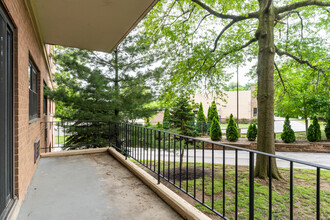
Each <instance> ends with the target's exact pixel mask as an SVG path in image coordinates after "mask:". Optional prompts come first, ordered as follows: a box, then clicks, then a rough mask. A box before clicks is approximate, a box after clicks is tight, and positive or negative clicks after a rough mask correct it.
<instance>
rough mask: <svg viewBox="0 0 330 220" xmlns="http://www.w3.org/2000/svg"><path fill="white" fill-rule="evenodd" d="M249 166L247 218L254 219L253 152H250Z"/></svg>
mask: <svg viewBox="0 0 330 220" xmlns="http://www.w3.org/2000/svg"><path fill="white" fill-rule="evenodd" d="M249 159H250V167H249V170H250V172H249V198H250V201H249V219H250V220H253V219H254V153H253V152H250V157H249Z"/></svg>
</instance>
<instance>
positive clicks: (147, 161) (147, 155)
mask: <svg viewBox="0 0 330 220" xmlns="http://www.w3.org/2000/svg"><path fill="white" fill-rule="evenodd" d="M145 129H146V132H147V152H146V157H147V158H146V164H147V167H149V160H148V158H149V129H147V128H145Z"/></svg>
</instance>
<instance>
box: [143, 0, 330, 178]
mask: <svg viewBox="0 0 330 220" xmlns="http://www.w3.org/2000/svg"><path fill="white" fill-rule="evenodd" d="M324 6H330V2H329V1H321V0H303V1H299V2H296V1H284V2H283V1H281V2H280V3H278V5H276V2H273V1H272V0H259V1H243V0H240V1H233V0H229V1H223V0H220V1H213V0H205V1H203V2H202V1H200V0H182V1H173V2H166V1H161V2H160V3H159V4H157V5H156V7H155V8H154V10H153V11H154V13H152V14H151V16H149V17H148V19H146V21H145V23H146V29H147V31H148V30H152V31H150V33H152V34H154V35H157V33H160V34H161V35H163V36H164V37H165V38H166V40H163V41H161V40H159V38H158V36H159V35H157V37H155V38H156V39H157V40H156V41H155V42H157V47H158V48H159V50H160V51H163V52H164V54H167V53H166V51H171V52H172V51H173V54H171V55H170V56H168V57H167V62H164V63H165V65H166V67H168V68H167V70H168V72H164V75H165V76H164V79H167V81H166V82H167V84H166V85H173V84H176V88H177V89H178V90H180V89H182V88H184V89H185V90H187V91H193V89H194V88H196V87H199V86H200V82H201V81H203V82H204V81H205V82H206V83H205V84H204V85H205V89H209V90H210V89H214V90H217V91H219V90H220V89H221V87H222V86H223V83H224V82H225V80H226V74H224V68H225V67H226V66H228V65H230V64H236V63H237V62H241V61H243V60H245V59H253V58H254V57H256V56H257V57H258V61H257V65H256V66H257V71H256V73H257V78H258V90H257V100H258V143H257V150H259V151H262V152H266V153H271V154H274V153H275V145H274V80H273V79H274V66H275V54H277V55H278V57H279V58H278V59H279V60H278V62H281V61H283V60H285V59H284V58H287V59H293V60H294V61H295V62H298V63H300V64H301V65H303V66H304V67H306V68H311V69H314V70H315V71H316V72H317V73H320V74H322V75H325V69H324V68H326V66H322V65H320V66H319V65H318V64H319V63H320V60H312V61H311V60H308V59H309V58H310V57H309V55H308V51H312V49H310V48H309V49H306V48H307V47H304V48H303V50H301V49H302V48H301V47H300V45H305V46H306V45H308V43H307V42H308V40H309V39H310V37H314V38H313V39H315V42H321V41H320V40H323V39H321V38H320V37H319V36H317V37H315V36H314V34H313V32H315V31H318V30H320V29H326V30H328V28H329V27H328V26H327V19H326V16H327V13H328V11H327V10H324V8H323V7H324ZM157 13H158V16H157ZM315 14H317V15H318V17H316V16H315ZM289 17H290V19H292V18H293V19H299V20H298V21H299V23H298V22H295V23H294V25H293V28H292V29H290V28H289V24H288V22H287V23H286V25H287V30H288V31H287V33H288V34H287V39H286V40H285V39H281V38H280V37H279V38H275V34H276V33H278V35H280V33H281V28H283V23H284V22H283V21H281V20H284V19H286V20H288V19H289ZM309 18H313V19H309ZM315 18H319V19H315ZM306 19H307V21H308V25H306V23H305V24H304V21H306ZM315 20H317V21H318V22H317V24H316V22H315ZM300 24H302V25H301V31H297V29H296V28H297V27H299V26H298V25H300ZM219 26H221V28H222V29H220V30H217V29H216V28H217V27H219ZM308 26H311V27H312V28H311V29H309V31H310V32H311V34H309V33H310V32H306V31H305V32H304V30H305V29H306V28H307V27H308ZM256 27H257V28H256ZM255 28H256V29H255ZM298 30H299V29H298ZM197 36H198V40H196V38H197ZM306 36H307V37H306ZM299 41H300V42H299ZM212 42H213V44H212ZM242 42H244V43H242ZM301 42H303V43H304V44H301ZM256 43H257V44H256ZM178 44H179V45H178ZM311 45H315V44H310V46H311ZM167 55H168V54H167ZM325 56H327V57H328V56H329V54H325ZM164 57H165V56H164ZM326 60H329V59H324V58H323V61H324V62H323V63H325V61H326ZM166 73H168V74H166ZM173 73H174V74H173ZM171 82H172V83H173V84H171ZM166 85H165V86H166ZM184 86H186V87H184ZM171 88H174V87H173V86H172V87H171ZM268 161H269V160H268V157H265V156H262V155H259V154H258V155H257V163H256V169H255V175H256V177H260V178H266V177H268V175H269V173H268V170H269V169H268V166H269V164H268ZM271 163H272V172H271V173H272V176H273V177H274V178H276V179H279V178H280V173H279V172H278V169H277V166H276V161H275V159H274V158H273V159H272V160H271Z"/></svg>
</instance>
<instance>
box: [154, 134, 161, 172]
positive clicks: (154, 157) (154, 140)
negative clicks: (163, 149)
mask: <svg viewBox="0 0 330 220" xmlns="http://www.w3.org/2000/svg"><path fill="white" fill-rule="evenodd" d="M154 137H155V140H154V171H156V147H155V145H156V140H157V139H156V131H154ZM159 139H160V137H159Z"/></svg>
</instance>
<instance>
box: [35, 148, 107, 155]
mask: <svg viewBox="0 0 330 220" xmlns="http://www.w3.org/2000/svg"><path fill="white" fill-rule="evenodd" d="M107 151H108V148H107V147H104V148H95V149H84V150H69V151H58V152H49V153H41V154H40V157H41V158H47V157H65V156H74V155H84V154H95V153H103V152H107Z"/></svg>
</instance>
